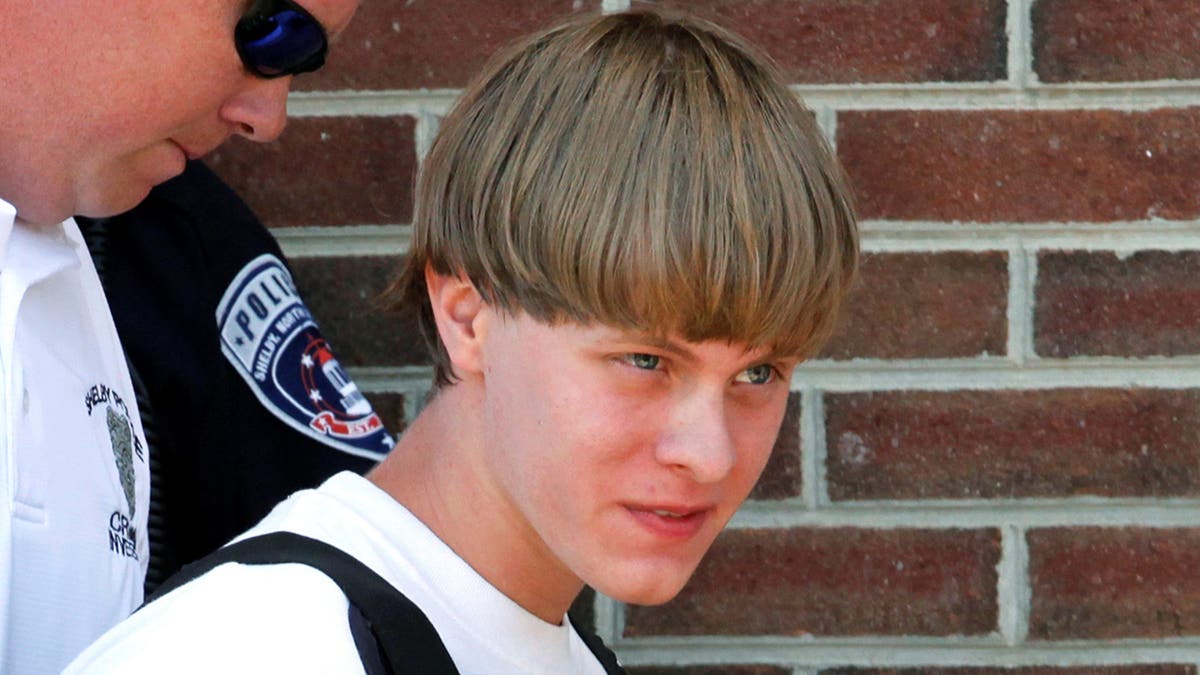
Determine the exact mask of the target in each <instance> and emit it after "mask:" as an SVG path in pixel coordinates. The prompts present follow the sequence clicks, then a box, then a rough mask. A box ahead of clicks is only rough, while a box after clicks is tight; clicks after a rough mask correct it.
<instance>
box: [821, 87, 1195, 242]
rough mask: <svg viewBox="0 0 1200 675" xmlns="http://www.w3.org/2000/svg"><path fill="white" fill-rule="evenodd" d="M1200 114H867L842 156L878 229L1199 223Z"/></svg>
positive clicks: (851, 115)
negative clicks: (915, 224)
mask: <svg viewBox="0 0 1200 675" xmlns="http://www.w3.org/2000/svg"><path fill="white" fill-rule="evenodd" d="M1198 129H1200V109H1198V108H1186V109H1165V110H1155V111H1148V112H1123V111H1114V110H1088V111H1081V110H1059V111H952V110H944V111H932V110H923V111H860V112H844V113H841V114H840V115H839V119H838V125H837V136H838V154H839V155H840V156H841V158H842V161H843V162H844V163H845V165H846V169H847V170H848V171H849V173H850V175H851V178H852V180H853V183H854V185H855V188H856V190H857V192H858V196H859V203H860V210H861V213H862V215H863V216H864V217H867V218H886V219H896V220H964V221H980V222H987V221H1019V222H1029V221H1034V222H1039V221H1096V222H1103V221H1125V220H1140V219H1146V218H1153V217H1158V218H1175V219H1185V218H1194V217H1197V216H1200V172H1197V171H1196V170H1195V167H1196V166H1197V165H1198V164H1200V133H1198V132H1197V130H1198Z"/></svg>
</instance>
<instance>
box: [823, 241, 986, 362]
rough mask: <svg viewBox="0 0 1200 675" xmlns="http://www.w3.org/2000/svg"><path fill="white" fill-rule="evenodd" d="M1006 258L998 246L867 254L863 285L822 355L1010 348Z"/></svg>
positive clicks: (903, 355) (946, 354)
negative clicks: (988, 249) (969, 250)
mask: <svg viewBox="0 0 1200 675" xmlns="http://www.w3.org/2000/svg"><path fill="white" fill-rule="evenodd" d="M1007 259H1008V256H1007V255H1005V254H1004V253H998V252H988V253H966V252H951V253H897V254H886V255H884V254H876V255H867V256H864V257H863V261H862V265H861V267H860V276H859V283H858V286H857V287H856V288H855V290H854V292H853V293H852V294H851V296H850V298H849V300H848V301H847V302H846V306H845V309H844V310H843V314H842V320H841V325H840V327H839V328H838V331H837V333H835V334H834V337H833V339H832V340H831V341H830V343H829V344H828V345H827V346H826V348H825V350H824V352H823V356H825V357H827V358H835V359H848V358H878V359H925V358H954V357H967V356H979V355H981V354H1002V353H1004V351H1005V342H1006V340H1007V335H1008V322H1007V319H1006V317H1005V308H1006V307H1007V305H1008V262H1007Z"/></svg>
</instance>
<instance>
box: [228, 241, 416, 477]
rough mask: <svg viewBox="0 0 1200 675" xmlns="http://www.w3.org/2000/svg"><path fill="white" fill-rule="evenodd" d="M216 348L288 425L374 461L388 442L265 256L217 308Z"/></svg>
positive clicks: (288, 279) (292, 289) (279, 266)
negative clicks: (217, 346) (218, 339)
mask: <svg viewBox="0 0 1200 675" xmlns="http://www.w3.org/2000/svg"><path fill="white" fill-rule="evenodd" d="M217 327H218V330H219V331H220V334H221V351H223V352H224V353H225V356H226V358H228V359H229V362H230V363H232V364H233V366H234V368H235V369H236V370H237V371H238V372H239V373H241V375H242V377H243V378H244V379H245V380H246V383H247V384H249V385H250V388H251V389H252V390H253V391H254V394H255V396H257V397H258V399H259V401H261V402H262V404H263V405H264V406H266V407H267V409H269V410H270V411H271V412H273V413H274V414H275V415H276V416H278V417H279V418H280V419H281V420H283V421H284V422H285V423H287V424H288V425H290V426H292V427H293V428H295V429H298V430H300V431H302V432H304V433H306V434H308V435H309V436H312V437H313V438H316V439H317V440H319V441H322V442H324V443H326V444H328V445H330V446H332V447H334V448H337V449H339V450H342V451H343V452H348V453H350V454H353V455H358V456H361V457H368V458H371V459H381V458H382V457H383V455H384V454H386V453H387V451H388V450H390V449H391V447H392V445H393V444H394V441H393V440H392V437H391V436H389V435H388V433H387V430H386V429H385V428H384V426H383V422H382V421H381V420H380V419H379V416H378V415H377V414H375V412H374V411H373V410H372V409H371V404H370V403H369V402H368V401H367V399H366V398H364V397H363V395H362V392H360V391H359V389H358V386H357V385H355V384H354V381H353V380H351V379H350V378H349V376H347V375H346V371H345V370H343V369H342V366H341V364H339V363H338V360H337V358H335V357H334V354H333V350H332V348H331V347H330V346H329V343H328V342H326V341H325V338H324V336H322V334H321V330H320V328H318V327H317V324H316V322H315V321H314V320H313V317H312V314H310V313H309V311H308V307H306V306H305V305H304V302H303V300H301V298H300V295H299V293H297V292H296V286H295V284H294V283H293V281H292V275H291V273H290V272H288V269H287V267H285V266H284V265H283V263H282V262H281V261H280V260H279V259H278V258H276V257H275V256H273V255H270V254H264V255H261V256H259V257H257V258H255V259H254V260H252V261H250V262H249V263H248V264H247V265H246V266H245V267H243V268H242V270H241V272H239V273H238V275H237V276H236V277H234V279H233V282H232V283H230V285H229V288H227V289H226V290H225V294H224V295H223V296H222V297H221V302H220V304H219V305H218V306H217Z"/></svg>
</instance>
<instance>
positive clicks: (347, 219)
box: [208, 117, 417, 227]
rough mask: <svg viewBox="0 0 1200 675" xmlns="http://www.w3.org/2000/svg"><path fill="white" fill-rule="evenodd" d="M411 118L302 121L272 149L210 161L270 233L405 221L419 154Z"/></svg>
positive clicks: (224, 154)
mask: <svg viewBox="0 0 1200 675" xmlns="http://www.w3.org/2000/svg"><path fill="white" fill-rule="evenodd" d="M415 128H416V124H415V121H414V120H413V118H411V117H301V118H296V119H293V120H291V122H290V123H289V125H288V128H287V130H286V131H285V132H284V134H283V136H282V137H281V138H280V139H279V140H278V141H276V142H274V143H268V144H266V145H263V144H259V143H250V142H248V141H244V140H240V139H239V140H235V141H234V142H231V143H229V144H227V145H225V146H224V147H222V148H221V149H220V150H218V151H217V152H215V153H213V155H212V156H211V157H210V159H209V162H208V163H209V165H210V166H212V168H213V170H214V171H216V172H217V173H219V174H221V176H222V177H224V178H225V179H226V180H227V181H228V182H229V183H230V185H232V186H233V187H234V188H235V189H237V191H238V193H239V194H241V195H242V197H243V198H245V200H246V202H247V203H249V204H250V206H251V207H252V208H253V209H254V210H255V211H256V212H257V213H258V214H259V216H260V217H261V218H262V219H263V221H264V222H265V223H266V224H267V225H269V226H272V227H287V226H292V225H361V224H392V223H407V222H409V221H410V220H411V219H412V188H413V180H414V178H413V176H414V173H415V171H416V164H417V156H416V145H415V141H414V130H415Z"/></svg>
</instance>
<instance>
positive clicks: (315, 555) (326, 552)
mask: <svg viewBox="0 0 1200 675" xmlns="http://www.w3.org/2000/svg"><path fill="white" fill-rule="evenodd" d="M227 562H237V563H242V564H247V565H271V564H278V563H301V564H304V565H308V566H309V567H313V568H316V569H318V570H320V571H321V572H324V573H325V575H326V576H328V577H329V578H330V579H332V580H333V581H334V582H336V583H337V585H338V586H340V587H341V589H342V592H344V593H345V594H346V597H347V598H348V599H349V600H350V604H351V605H353V606H355V607H357V608H358V609H359V610H360V611H361V612H362V615H363V617H364V618H365V619H366V621H367V625H368V627H369V628H370V630H371V633H372V634H374V636H375V639H376V642H377V643H378V645H379V650H380V652H381V653H382V655H383V658H384V660H385V661H387V662H388V663H387V665H388V666H390V670H391V672H392V673H393V674H394V675H409V674H411V675H443V674H444V675H458V669H457V668H455V667H454V662H453V661H452V660H451V659H450V654H449V653H447V652H446V647H445V645H443V644H442V640H441V638H440V637H438V634H437V631H436V630H435V629H434V627H433V625H432V624H431V623H429V619H427V618H426V617H425V614H424V613H423V612H422V611H421V610H420V608H419V607H417V606H416V605H415V604H413V602H412V601H411V600H409V599H408V598H406V597H405V596H404V594H403V593H401V592H400V591H398V590H397V589H396V587H395V586H392V585H391V584H389V583H388V582H387V581H385V580H384V579H383V577H381V576H379V575H378V574H376V573H375V572H374V570H372V569H371V568H369V567H367V566H366V565H364V564H363V563H362V562H360V561H359V560H358V559H356V558H354V557H353V556H351V555H349V554H348V553H346V552H345V551H342V550H341V549H339V548H337V547H335V546H331V545H329V544H326V543H325V542H323V541H318V540H316V539H312V538H309V537H305V536H302V535H299V534H294V533H292V532H271V533H269V534H264V535H260V536H257V537H251V538H249V539H244V540H242V541H239V542H235V543H233V544H230V545H228V546H226V547H224V548H221V549H218V550H217V551H216V552H215V553H213V554H212V555H209V556H207V557H205V558H202V559H200V560H198V561H196V562H194V563H192V564H190V565H185V566H184V568H183V569H182V570H181V571H180V572H179V573H178V574H176V575H174V576H172V577H171V578H170V579H168V580H167V581H166V582H165V583H163V584H162V585H161V586H160V587H159V588H158V591H157V592H156V593H155V594H154V595H153V596H152V597H151V598H150V599H149V600H147V601H146V604H149V603H151V602H154V601H155V600H157V599H158V598H160V597H162V596H163V594H165V593H168V592H170V591H172V590H174V589H175V588H178V587H180V586H182V585H183V584H185V583H187V582H189V581H191V580H192V579H195V578H196V577H199V576H200V575H202V574H204V573H205V572H208V571H209V570H211V569H213V568H215V567H217V566H219V565H223V564H225V563H227Z"/></svg>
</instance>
